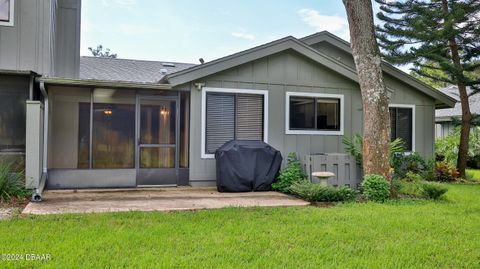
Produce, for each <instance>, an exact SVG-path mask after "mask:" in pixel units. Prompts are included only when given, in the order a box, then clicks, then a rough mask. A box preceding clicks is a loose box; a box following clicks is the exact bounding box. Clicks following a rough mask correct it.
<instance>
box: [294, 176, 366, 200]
mask: <svg viewBox="0 0 480 269" xmlns="http://www.w3.org/2000/svg"><path fill="white" fill-rule="evenodd" d="M290 190H291V192H292V193H293V194H295V195H297V196H299V197H301V198H302V199H305V200H307V201H310V202H342V201H352V200H355V198H356V197H357V192H356V191H355V190H352V189H350V188H347V187H331V186H322V185H320V184H315V183H311V182H309V181H306V180H304V181H302V182H296V183H294V184H293V185H292V186H291V188H290Z"/></svg>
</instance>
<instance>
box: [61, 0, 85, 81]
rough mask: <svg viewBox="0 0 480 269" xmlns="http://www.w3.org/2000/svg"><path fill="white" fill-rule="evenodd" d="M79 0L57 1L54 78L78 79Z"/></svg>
mask: <svg viewBox="0 0 480 269" xmlns="http://www.w3.org/2000/svg"><path fill="white" fill-rule="evenodd" d="M80 19H81V1H80V0H57V12H56V19H55V21H56V25H55V40H56V41H55V50H54V51H55V55H54V57H55V76H56V77H67V78H78V75H79V68H80Z"/></svg>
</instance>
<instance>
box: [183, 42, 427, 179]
mask: <svg viewBox="0 0 480 269" xmlns="http://www.w3.org/2000/svg"><path fill="white" fill-rule="evenodd" d="M195 82H204V83H205V86H206V87H220V88H241V89H260V90H268V92H269V96H268V98H269V107H268V117H269V119H268V123H269V124H268V125H269V126H268V135H269V137H268V143H269V144H271V145H272V146H273V147H275V148H277V149H278V150H280V151H281V152H282V154H283V156H286V155H287V154H288V153H289V152H297V153H299V154H312V153H321V152H324V153H342V152H345V151H344V146H343V144H342V138H343V136H335V135H286V134H285V98H286V97H285V92H286V91H299V92H317V93H333V94H343V95H344V98H345V108H344V109H345V110H344V113H345V126H344V134H345V136H347V137H351V136H352V134H355V133H362V121H363V115H362V104H361V96H360V89H359V86H358V84H357V83H355V82H353V81H352V80H349V79H347V78H344V77H343V76H341V75H339V74H337V73H334V72H333V71H330V70H329V69H327V68H325V67H323V66H321V65H319V64H317V63H315V62H313V61H311V60H309V59H307V58H305V57H303V56H301V55H299V54H297V53H295V52H293V51H285V52H283V53H279V54H275V55H272V56H269V57H266V58H263V59H259V60H256V61H253V62H251V63H247V64H244V65H241V66H238V67H236V68H232V69H230V70H226V71H223V72H221V73H218V74H215V75H213V76H210V77H206V78H204V79H199V80H197V81H195ZM386 83H387V85H388V86H389V87H390V88H392V89H393V90H394V92H393V94H392V96H391V103H397V104H414V105H416V131H415V136H416V140H415V141H416V143H415V148H416V151H419V152H420V153H421V154H422V155H424V156H430V155H432V154H433V136H434V126H433V125H434V100H433V99H432V98H430V97H428V96H426V95H424V94H423V93H420V92H419V91H417V90H415V89H412V88H409V87H408V86H406V85H405V84H403V83H402V82H400V81H399V80H397V79H395V78H393V77H389V76H386ZM178 88H179V89H180V88H190V90H191V111H195V113H192V115H191V131H190V143H191V144H190V145H191V147H190V180H191V184H192V185H200V184H202V183H205V182H208V181H210V182H209V183H210V184H211V180H214V179H215V161H214V160H212V159H201V150H200V147H201V144H200V143H201V142H200V140H201V113H200V111H201V91H199V90H197V89H196V88H195V87H194V85H193V83H192V84H191V85H182V86H179V87H178Z"/></svg>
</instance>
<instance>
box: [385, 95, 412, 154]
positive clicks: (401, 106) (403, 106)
mask: <svg viewBox="0 0 480 269" xmlns="http://www.w3.org/2000/svg"><path fill="white" fill-rule="evenodd" d="M388 107H394V108H411V109H412V150H411V152H414V151H415V136H416V135H415V105H412V104H389V105H388ZM409 152H410V151H409Z"/></svg>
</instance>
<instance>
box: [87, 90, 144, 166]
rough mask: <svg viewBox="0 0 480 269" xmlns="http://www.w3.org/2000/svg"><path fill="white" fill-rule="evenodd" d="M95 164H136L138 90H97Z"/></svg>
mask: <svg viewBox="0 0 480 269" xmlns="http://www.w3.org/2000/svg"><path fill="white" fill-rule="evenodd" d="M93 102H94V103H93V130H92V148H93V149H92V151H93V152H92V168H98V169H118V168H134V167H135V161H134V156H135V91H131V90H114V89H95V90H94V92H93Z"/></svg>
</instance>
